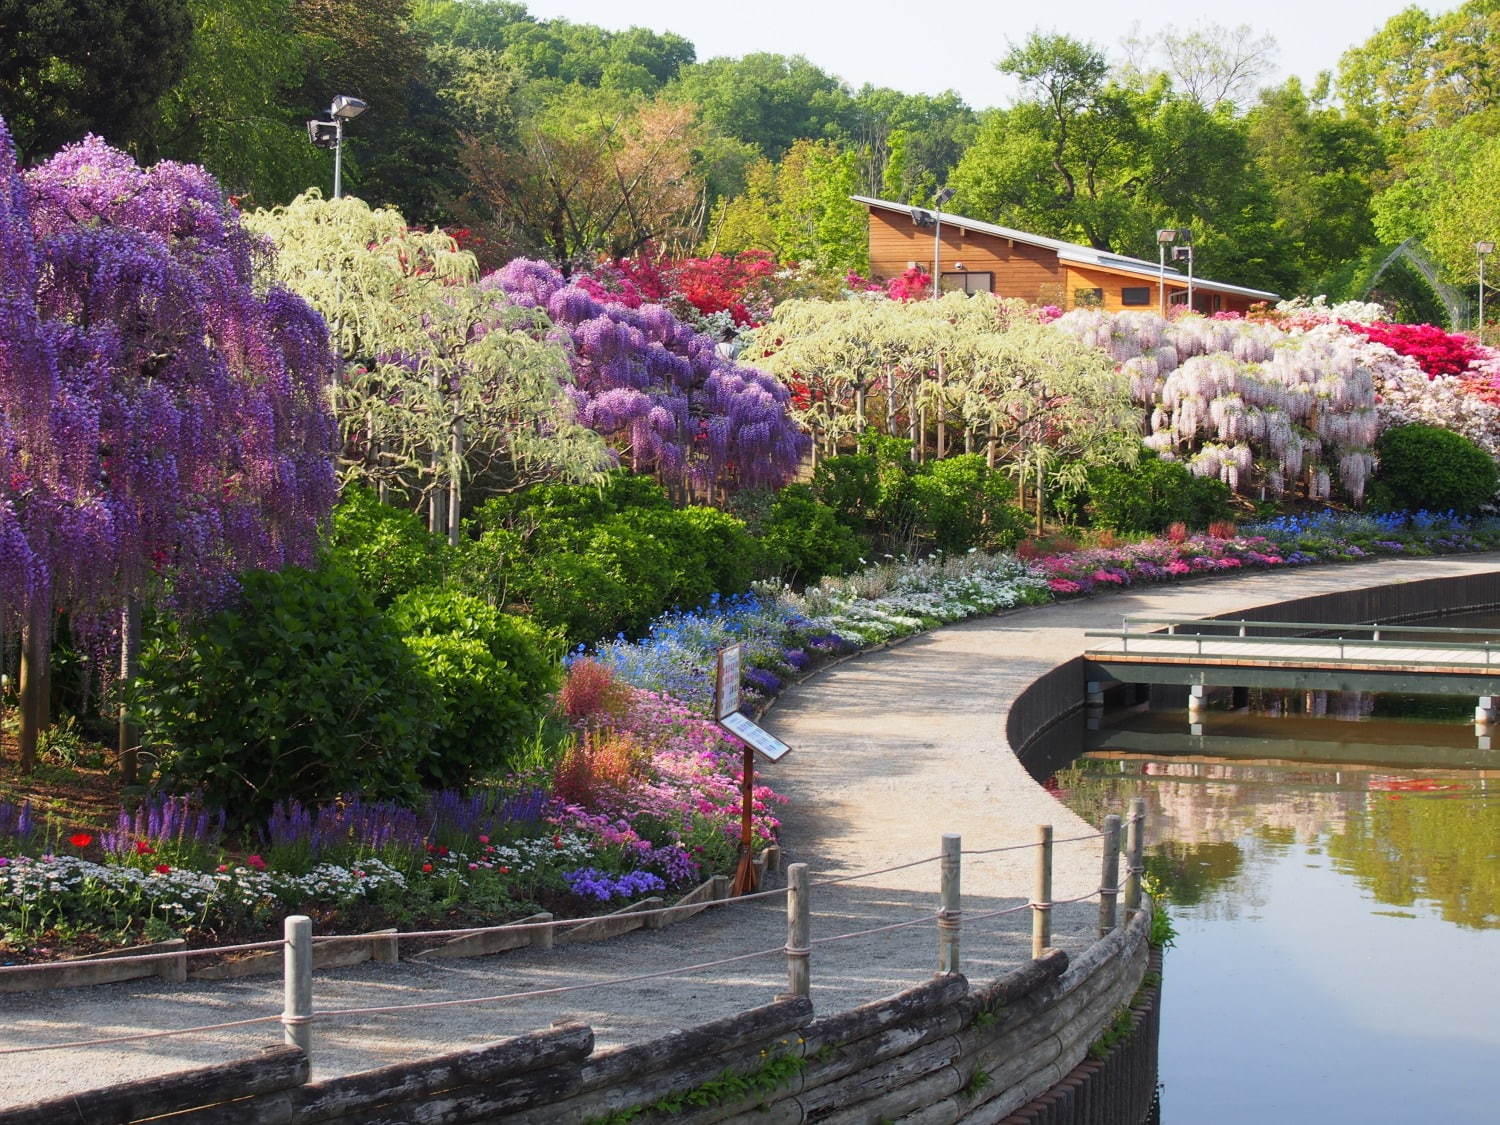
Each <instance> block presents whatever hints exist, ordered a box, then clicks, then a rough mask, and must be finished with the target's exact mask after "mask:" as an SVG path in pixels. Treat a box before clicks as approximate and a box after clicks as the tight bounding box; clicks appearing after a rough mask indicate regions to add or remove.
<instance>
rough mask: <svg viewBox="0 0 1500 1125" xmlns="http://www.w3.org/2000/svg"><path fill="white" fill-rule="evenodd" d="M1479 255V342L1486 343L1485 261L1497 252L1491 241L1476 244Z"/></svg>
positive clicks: (1482, 240)
mask: <svg viewBox="0 0 1500 1125" xmlns="http://www.w3.org/2000/svg"><path fill="white" fill-rule="evenodd" d="M1474 250H1475V252H1476V253H1477V254H1478V255H1479V342H1480V343H1481V344H1482V343H1484V260H1485V259H1486V258H1488V257H1489V256H1490V255H1491V254H1493V253H1494V252H1495V244H1494V243H1493V242H1491V241H1490V240H1489V239H1481V240H1480V241H1478V242H1476V243H1474Z"/></svg>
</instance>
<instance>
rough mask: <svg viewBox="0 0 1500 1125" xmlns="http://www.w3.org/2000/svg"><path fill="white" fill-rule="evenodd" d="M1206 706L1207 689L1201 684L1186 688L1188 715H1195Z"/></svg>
mask: <svg viewBox="0 0 1500 1125" xmlns="http://www.w3.org/2000/svg"><path fill="white" fill-rule="evenodd" d="M1207 706H1208V688H1207V687H1206V686H1205V685H1203V684H1193V685H1191V686H1190V687H1189V688H1188V714H1189V715H1196V714H1199V713H1201V712H1202V711H1203V709H1204V708H1205V707H1207Z"/></svg>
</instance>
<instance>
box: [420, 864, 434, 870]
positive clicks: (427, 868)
mask: <svg viewBox="0 0 1500 1125" xmlns="http://www.w3.org/2000/svg"><path fill="white" fill-rule="evenodd" d="M422 870H423V871H424V872H430V871H431V870H432V864H430V863H424V864H422Z"/></svg>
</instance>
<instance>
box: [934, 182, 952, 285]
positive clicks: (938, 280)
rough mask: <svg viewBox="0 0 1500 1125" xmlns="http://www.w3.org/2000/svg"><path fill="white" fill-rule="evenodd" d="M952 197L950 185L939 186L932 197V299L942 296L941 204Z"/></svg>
mask: <svg viewBox="0 0 1500 1125" xmlns="http://www.w3.org/2000/svg"><path fill="white" fill-rule="evenodd" d="M952 198H953V189H952V188H951V187H945V188H939V189H938V193H937V194H936V195H934V196H933V197H932V203H933V207H932V214H933V218H934V219H935V220H936V224H935V226H934V227H933V231H932V299H933V300H934V301H936V300H937V299H938V298H939V297H940V296H942V282H943V204H944V203H947V202H948V200H950V199H952Z"/></svg>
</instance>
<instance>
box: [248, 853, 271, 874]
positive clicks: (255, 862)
mask: <svg viewBox="0 0 1500 1125" xmlns="http://www.w3.org/2000/svg"><path fill="white" fill-rule="evenodd" d="M245 862H246V863H248V864H249V865H250V866H251V867H253V868H255V870H257V871H264V870H265V869H266V861H265V860H263V859H261V858H260V856H258V855H252V856H246V857H245Z"/></svg>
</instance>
